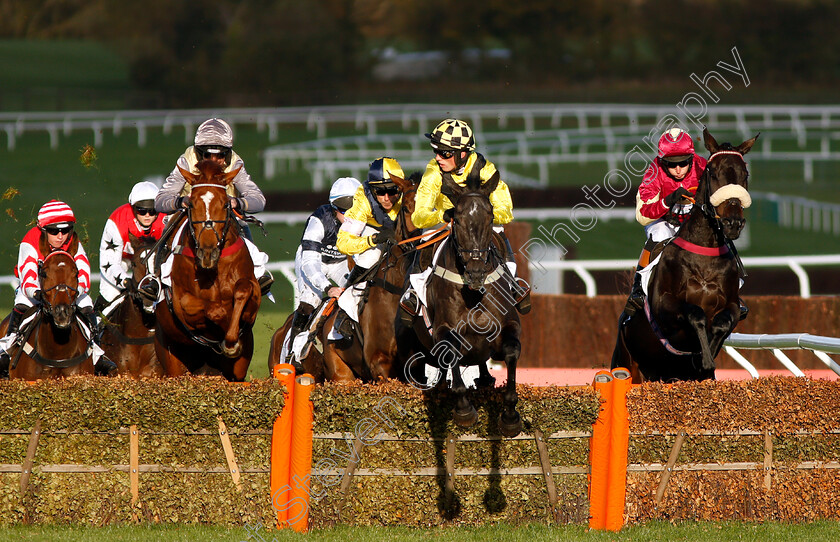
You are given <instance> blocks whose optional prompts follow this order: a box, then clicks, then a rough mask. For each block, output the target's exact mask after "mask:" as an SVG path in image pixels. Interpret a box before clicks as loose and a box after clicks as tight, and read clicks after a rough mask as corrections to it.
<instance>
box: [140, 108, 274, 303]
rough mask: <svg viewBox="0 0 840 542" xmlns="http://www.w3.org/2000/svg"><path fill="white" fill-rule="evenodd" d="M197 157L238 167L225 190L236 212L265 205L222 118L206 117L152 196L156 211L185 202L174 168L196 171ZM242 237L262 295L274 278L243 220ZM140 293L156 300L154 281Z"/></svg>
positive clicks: (172, 209)
mask: <svg viewBox="0 0 840 542" xmlns="http://www.w3.org/2000/svg"><path fill="white" fill-rule="evenodd" d="M201 160H214V161H217V162H219V163H221V164H222V165H223V166H224V171H225V173H229V172H231V171H234V170H236V169H239V173H238V174H237V175H236V177H234V179H233V182H232V183H231V184H230V185H228V187H227V192H228V198H229V199H230V205H231V207H232V208H233V209H234V210H236V211H239V212H240V213H259V212H260V211H262V210H263V209H264V208H265V196H264V195H263V193H262V191H261V190H260V189H259V187H258V186H257V185H256V183H254V181H252V180H251V176H250V175H249V174H248V172H247V171H246V170H245V162H243V161H242V158H240V157H239V155H238V154H236V152H234V151H233V130H232V129H231V127H230V125H229V124H228V123H227V122H225V121H223V120H222V119H217V118H212V119H207V120H206V121H204V122H202V123H201V125H199V127H198V130H196V132H195V140H194V145H193V146H191V147H187V150H185V151H184V154H182V155H181V157H180V158H178V161H177V165H176V167H175V169H173V170H172V173H170V174H169V176H168V177H167V178H166V182H165V183H164V185H163V187H162V188H161V189H160V191H159V192H158V194H157V196H156V197H155V209H157V211H158V212H160V213H166V214H171V213H174V212H175V211H177V210H179V209H183V208H186V207H187V206H188V205H189V199H190V198H189V195H190V191H191V190H192V188H191V187H190V185H188V184H187V180H186V179H185V178H184V176H183V175H181V172H180V171H179V170H178V167H181V168H183V169H184V170H186V171H191V172H193V173H196V174H197V173H199V171H198V168H197V167H196V166H197V164H198V162H200V161H201ZM240 227H241V230H242V240H243V241H245V245H246V246H247V247H248V252H249V253H250V254H251V260H253V262H254V276H255V277H257V280H258V281H259V283H260V290H261V292H262V295H266V294H268V293H269V292H270V290H271V284H272V283H273V282H274V278H273V277H272V276H271V273H270V272H268V270H266V268H265V264H266V263H268V255H267V254H265V253H264V252H260V250H259V249H258V248H257V247H256V245H254V242H253V241H252V240H251V234H250V230H249V228H248V226H247V224H245V223H244V222H240ZM140 291H141V293H144V295H147V296H149V297H150V298H154V299H159V287H158V284H157V281H149V282H148V283H147V284H145V285H144V286H143V287H142V288H141V289H140Z"/></svg>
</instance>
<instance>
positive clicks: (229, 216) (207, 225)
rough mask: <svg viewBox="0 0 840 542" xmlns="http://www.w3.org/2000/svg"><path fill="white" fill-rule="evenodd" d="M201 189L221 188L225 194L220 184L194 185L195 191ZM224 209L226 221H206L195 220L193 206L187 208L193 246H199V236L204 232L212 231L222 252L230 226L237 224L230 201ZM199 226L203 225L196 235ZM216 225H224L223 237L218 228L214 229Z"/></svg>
mask: <svg viewBox="0 0 840 542" xmlns="http://www.w3.org/2000/svg"><path fill="white" fill-rule="evenodd" d="M201 187H213V188H219V189H221V190H222V191H223V192H224V189H225V187H224V186H222V185H220V184H212V183H201V184H194V185H192V188H193V189H195V188H201ZM224 209H225V219H224V220H211V219H209V218H208V219H206V220H193V216H192V211H193V206H192V205H190V206H189V207H187V220H189V222H190V238H191V239H192V241H193V244H194V245H195V246H196V247H198V246H199V245H198V236H199V235H201V234H202V233H204V230H210V231H212V232H213V235H214V236H215V237H216V247H217V248H218V249H219V250H220V251H221V250H222V248H223V247H224V246H225V241H226V240H227V234H228V231H229V230H230V225H231V223H235V222H236V220H234V216H235V215H234V211H233V208H232V207H231V206H230V202H229V201H228V202H226V203H225V207H224ZM199 224H200V225H201V229H200V230H199V232H198V233H196V231H195V230H196V226H198V225H199ZM216 224H224V227H223V228H222V235H221V236H220V235H219V232H218V231H216V228H215V227H214V226H215V225H216Z"/></svg>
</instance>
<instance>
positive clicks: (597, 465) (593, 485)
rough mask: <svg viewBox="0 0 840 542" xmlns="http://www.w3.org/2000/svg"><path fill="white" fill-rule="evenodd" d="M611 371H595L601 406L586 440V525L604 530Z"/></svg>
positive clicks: (595, 381)
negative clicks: (587, 505)
mask: <svg viewBox="0 0 840 542" xmlns="http://www.w3.org/2000/svg"><path fill="white" fill-rule="evenodd" d="M612 380H613V376H612V373H610V372H609V371H607V370H606V369H604V370H601V371H598V373H597V374H596V375H595V380H594V382H593V385H594V386H595V391H597V392H598V393H599V395H600V396H601V409H600V410H599V411H598V418H597V419H596V420H595V423H593V424H592V438H591V439H590V440H589V465H590V472H589V528H590V529H596V530H603V529H604V528H605V527H606V523H607V517H606V514H607V472H608V463H609V455H610V422H611V416H610V414H611V409H610V407H611V406H612Z"/></svg>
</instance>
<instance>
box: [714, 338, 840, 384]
mask: <svg viewBox="0 0 840 542" xmlns="http://www.w3.org/2000/svg"><path fill="white" fill-rule="evenodd" d="M723 345H724V346H723V348H724V350H725V351H726V353H727V354H729V355H730V356H731V357H732V359H734V360H735V361H736V362H737V363H738V364H739V365H740V366H741V367H743V368H744V369H745V370H746V371H747V372H748V373H750V375H751V376H752V377H753V378H758V371H757V370H756V369H755V367H754V366H753V365H752V364H751V363H750V362H749V361H747V359H746V358H745V357H744V356H742V355H741V353H740V352H738V351H737V350H736V349H737V348H740V349H748V350H770V351H772V352H773V355H774V356H775V357H776V359H778V360H779V361H780V362H781V364H782V365H784V367H785V368H786V369H787V370H788V371H790V372H791V373H793V375H794V376H805V373H803V372H802V370H801V369H800V368H799V367H797V366H796V365H795V364H794V363H793V361H791V359H790V358H789V357H787V356H786V355H785V354H784V352H782V350H810V351H812V352H813V353H814V355H815V356H817V359H819V360H820V361H821V362H823V363H824V364H825V365H826V366H827V367H828V368H829V369H831V370H832V371H834V372H835V373H836V374H837V375H840V365H838V364H837V363H836V362H835V361H834V360H833V359H831V358H830V357H829V356H828V354H840V339H838V338H835V337H822V336H819V335H811V334H808V333H782V334H779V335H767V334H750V333H733V334H731V335H730V336H729V337H728V338H727V339H726V341H724V343H723Z"/></svg>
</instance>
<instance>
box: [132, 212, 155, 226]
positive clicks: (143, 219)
mask: <svg viewBox="0 0 840 542" xmlns="http://www.w3.org/2000/svg"><path fill="white" fill-rule="evenodd" d="M134 217H135V218H136V219H137V222H139V223H140V225H141V226H143V227H144V228H148V227H149V226H151V225H152V222H154V221H155V219H156V218H157V211H155V210H154V209H146V208H143V207H135V208H134Z"/></svg>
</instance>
